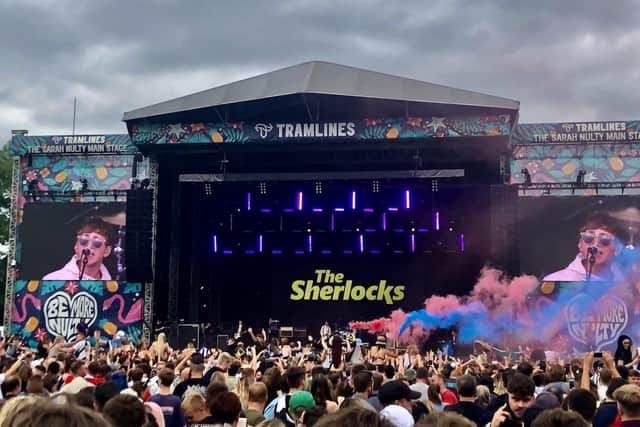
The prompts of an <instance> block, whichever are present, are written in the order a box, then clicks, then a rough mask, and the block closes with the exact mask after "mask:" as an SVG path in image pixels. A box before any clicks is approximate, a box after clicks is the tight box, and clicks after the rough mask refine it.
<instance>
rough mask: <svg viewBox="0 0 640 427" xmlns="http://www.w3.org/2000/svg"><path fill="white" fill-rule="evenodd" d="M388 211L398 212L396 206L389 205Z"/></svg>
mask: <svg viewBox="0 0 640 427" xmlns="http://www.w3.org/2000/svg"><path fill="white" fill-rule="evenodd" d="M387 210H388V211H389V212H398V208H396V207H394V206H391V207H390V208H388V209H387Z"/></svg>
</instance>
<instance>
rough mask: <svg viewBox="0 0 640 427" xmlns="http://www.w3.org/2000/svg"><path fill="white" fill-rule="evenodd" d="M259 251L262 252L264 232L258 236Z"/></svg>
mask: <svg viewBox="0 0 640 427" xmlns="http://www.w3.org/2000/svg"><path fill="white" fill-rule="evenodd" d="M258 252H262V234H261V235H259V236H258Z"/></svg>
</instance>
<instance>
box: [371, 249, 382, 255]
mask: <svg viewBox="0 0 640 427" xmlns="http://www.w3.org/2000/svg"><path fill="white" fill-rule="evenodd" d="M369 252H370V253H371V254H373V255H380V251H379V250H377V249H371V250H370V251H369Z"/></svg>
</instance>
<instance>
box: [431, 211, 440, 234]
mask: <svg viewBox="0 0 640 427" xmlns="http://www.w3.org/2000/svg"><path fill="white" fill-rule="evenodd" d="M433 222H434V224H435V228H436V231H437V230H440V212H438V211H436V213H435V214H434V216H433Z"/></svg>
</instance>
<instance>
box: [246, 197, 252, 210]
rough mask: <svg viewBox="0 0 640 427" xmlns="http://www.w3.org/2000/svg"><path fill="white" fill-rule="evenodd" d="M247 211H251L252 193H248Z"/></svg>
mask: <svg viewBox="0 0 640 427" xmlns="http://www.w3.org/2000/svg"><path fill="white" fill-rule="evenodd" d="M247 210H248V211H250V210H251V193H247Z"/></svg>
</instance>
